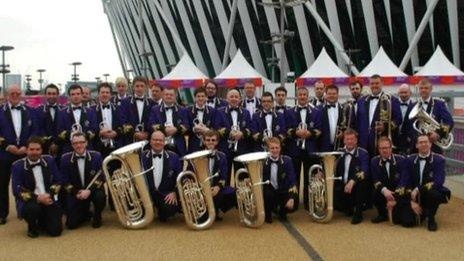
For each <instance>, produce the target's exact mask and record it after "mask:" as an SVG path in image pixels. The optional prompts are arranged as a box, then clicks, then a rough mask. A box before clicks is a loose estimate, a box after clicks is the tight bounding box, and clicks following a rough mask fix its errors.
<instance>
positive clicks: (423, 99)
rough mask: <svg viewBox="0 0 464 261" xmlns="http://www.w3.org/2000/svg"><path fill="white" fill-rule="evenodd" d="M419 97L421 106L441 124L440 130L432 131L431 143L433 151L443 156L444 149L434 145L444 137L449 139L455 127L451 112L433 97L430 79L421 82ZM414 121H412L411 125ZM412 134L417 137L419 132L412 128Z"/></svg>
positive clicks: (443, 103) (444, 104)
mask: <svg viewBox="0 0 464 261" xmlns="http://www.w3.org/2000/svg"><path fill="white" fill-rule="evenodd" d="M418 85H419V95H420V98H419V100H418V101H417V102H418V103H419V106H422V109H423V110H424V111H425V112H426V113H427V114H429V115H430V116H431V117H432V118H433V119H434V120H436V121H437V122H438V124H440V128H439V129H438V130H437V131H432V132H431V133H427V134H429V137H430V141H431V142H432V144H433V145H432V151H433V152H436V153H439V154H443V149H442V148H440V147H438V146H437V145H435V144H434V143H435V142H436V141H438V140H440V139H442V138H444V137H447V136H448V134H450V133H451V131H452V130H453V127H454V120H453V117H452V116H451V113H450V112H449V110H448V108H447V106H446V103H445V102H444V101H443V100H441V99H439V98H433V97H432V89H433V88H432V83H431V82H430V80H429V79H427V78H425V79H422V80H421V81H420V82H419V84H418ZM412 122H414V120H411V123H412ZM411 132H412V134H413V135H414V136H417V132H416V131H415V130H414V129H413V128H412V127H411Z"/></svg>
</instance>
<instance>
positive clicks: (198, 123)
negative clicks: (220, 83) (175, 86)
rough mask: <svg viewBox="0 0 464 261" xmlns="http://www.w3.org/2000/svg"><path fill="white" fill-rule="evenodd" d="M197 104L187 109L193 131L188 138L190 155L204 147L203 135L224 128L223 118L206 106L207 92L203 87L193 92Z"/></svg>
mask: <svg viewBox="0 0 464 261" xmlns="http://www.w3.org/2000/svg"><path fill="white" fill-rule="evenodd" d="M193 95H194V96H195V104H194V105H192V106H190V107H189V108H188V109H187V115H188V124H189V126H191V131H190V132H189V137H188V153H189V154H190V153H192V152H195V151H199V150H201V148H202V147H203V146H204V141H203V135H204V134H205V133H206V132H208V131H209V130H210V129H214V130H218V129H220V128H221V127H223V122H222V118H221V117H220V115H219V113H218V112H217V110H216V109H214V108H213V107H210V106H207V105H206V90H205V88H203V87H201V88H198V89H195V91H194V92H193Z"/></svg>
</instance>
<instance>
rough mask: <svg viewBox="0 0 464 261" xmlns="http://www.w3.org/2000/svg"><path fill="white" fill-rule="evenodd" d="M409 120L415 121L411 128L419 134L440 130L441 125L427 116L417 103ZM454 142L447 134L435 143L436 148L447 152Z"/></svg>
mask: <svg viewBox="0 0 464 261" xmlns="http://www.w3.org/2000/svg"><path fill="white" fill-rule="evenodd" d="M409 119H410V120H412V119H415V120H414V122H413V124H412V126H413V128H414V129H415V130H416V131H417V132H419V133H425V134H429V133H432V132H434V131H437V130H438V129H440V127H441V125H440V123H438V122H437V121H436V120H435V119H434V118H433V117H432V116H431V115H429V114H428V113H427V112H426V111H425V110H424V109H423V108H422V106H421V105H420V104H419V103H416V105H415V106H414V107H413V108H412V110H411V112H410V113H409ZM453 141H454V136H453V134H452V133H448V135H447V136H446V137H442V138H441V139H440V140H437V141H436V142H435V145H437V146H438V147H440V148H442V149H444V150H447V149H449V148H450V147H451V145H452V144H453Z"/></svg>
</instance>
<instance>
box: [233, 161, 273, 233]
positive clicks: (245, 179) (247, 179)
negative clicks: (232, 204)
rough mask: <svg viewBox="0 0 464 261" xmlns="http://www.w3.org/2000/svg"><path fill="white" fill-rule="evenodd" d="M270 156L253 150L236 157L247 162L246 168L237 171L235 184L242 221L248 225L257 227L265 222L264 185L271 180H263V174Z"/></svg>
mask: <svg viewBox="0 0 464 261" xmlns="http://www.w3.org/2000/svg"><path fill="white" fill-rule="evenodd" d="M268 157H269V153H268V152H253V153H248V154H244V155H240V156H238V157H235V158H234V160H235V161H237V162H240V163H243V164H245V168H241V169H239V170H237V171H236V172H235V184H236V189H237V190H236V194H237V205H238V210H239V215H240V222H241V223H244V224H245V225H246V226H248V227H254V228H256V227H260V226H261V225H262V224H263V223H264V216H265V214H264V200H263V189H262V185H264V184H269V183H270V182H269V180H267V181H264V182H263V181H262V174H263V164H264V160H265V159H267V158H268Z"/></svg>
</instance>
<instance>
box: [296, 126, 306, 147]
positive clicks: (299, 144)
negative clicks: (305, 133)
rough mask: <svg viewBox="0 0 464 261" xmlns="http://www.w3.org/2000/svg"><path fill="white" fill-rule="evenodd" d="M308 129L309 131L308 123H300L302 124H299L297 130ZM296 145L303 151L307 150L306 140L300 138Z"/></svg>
mask: <svg viewBox="0 0 464 261" xmlns="http://www.w3.org/2000/svg"><path fill="white" fill-rule="evenodd" d="M307 129H308V124H306V122H300V124H298V127H297V130H307ZM296 145H297V146H298V147H300V148H301V149H302V150H304V149H306V139H305V138H298V139H297V140H296Z"/></svg>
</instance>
